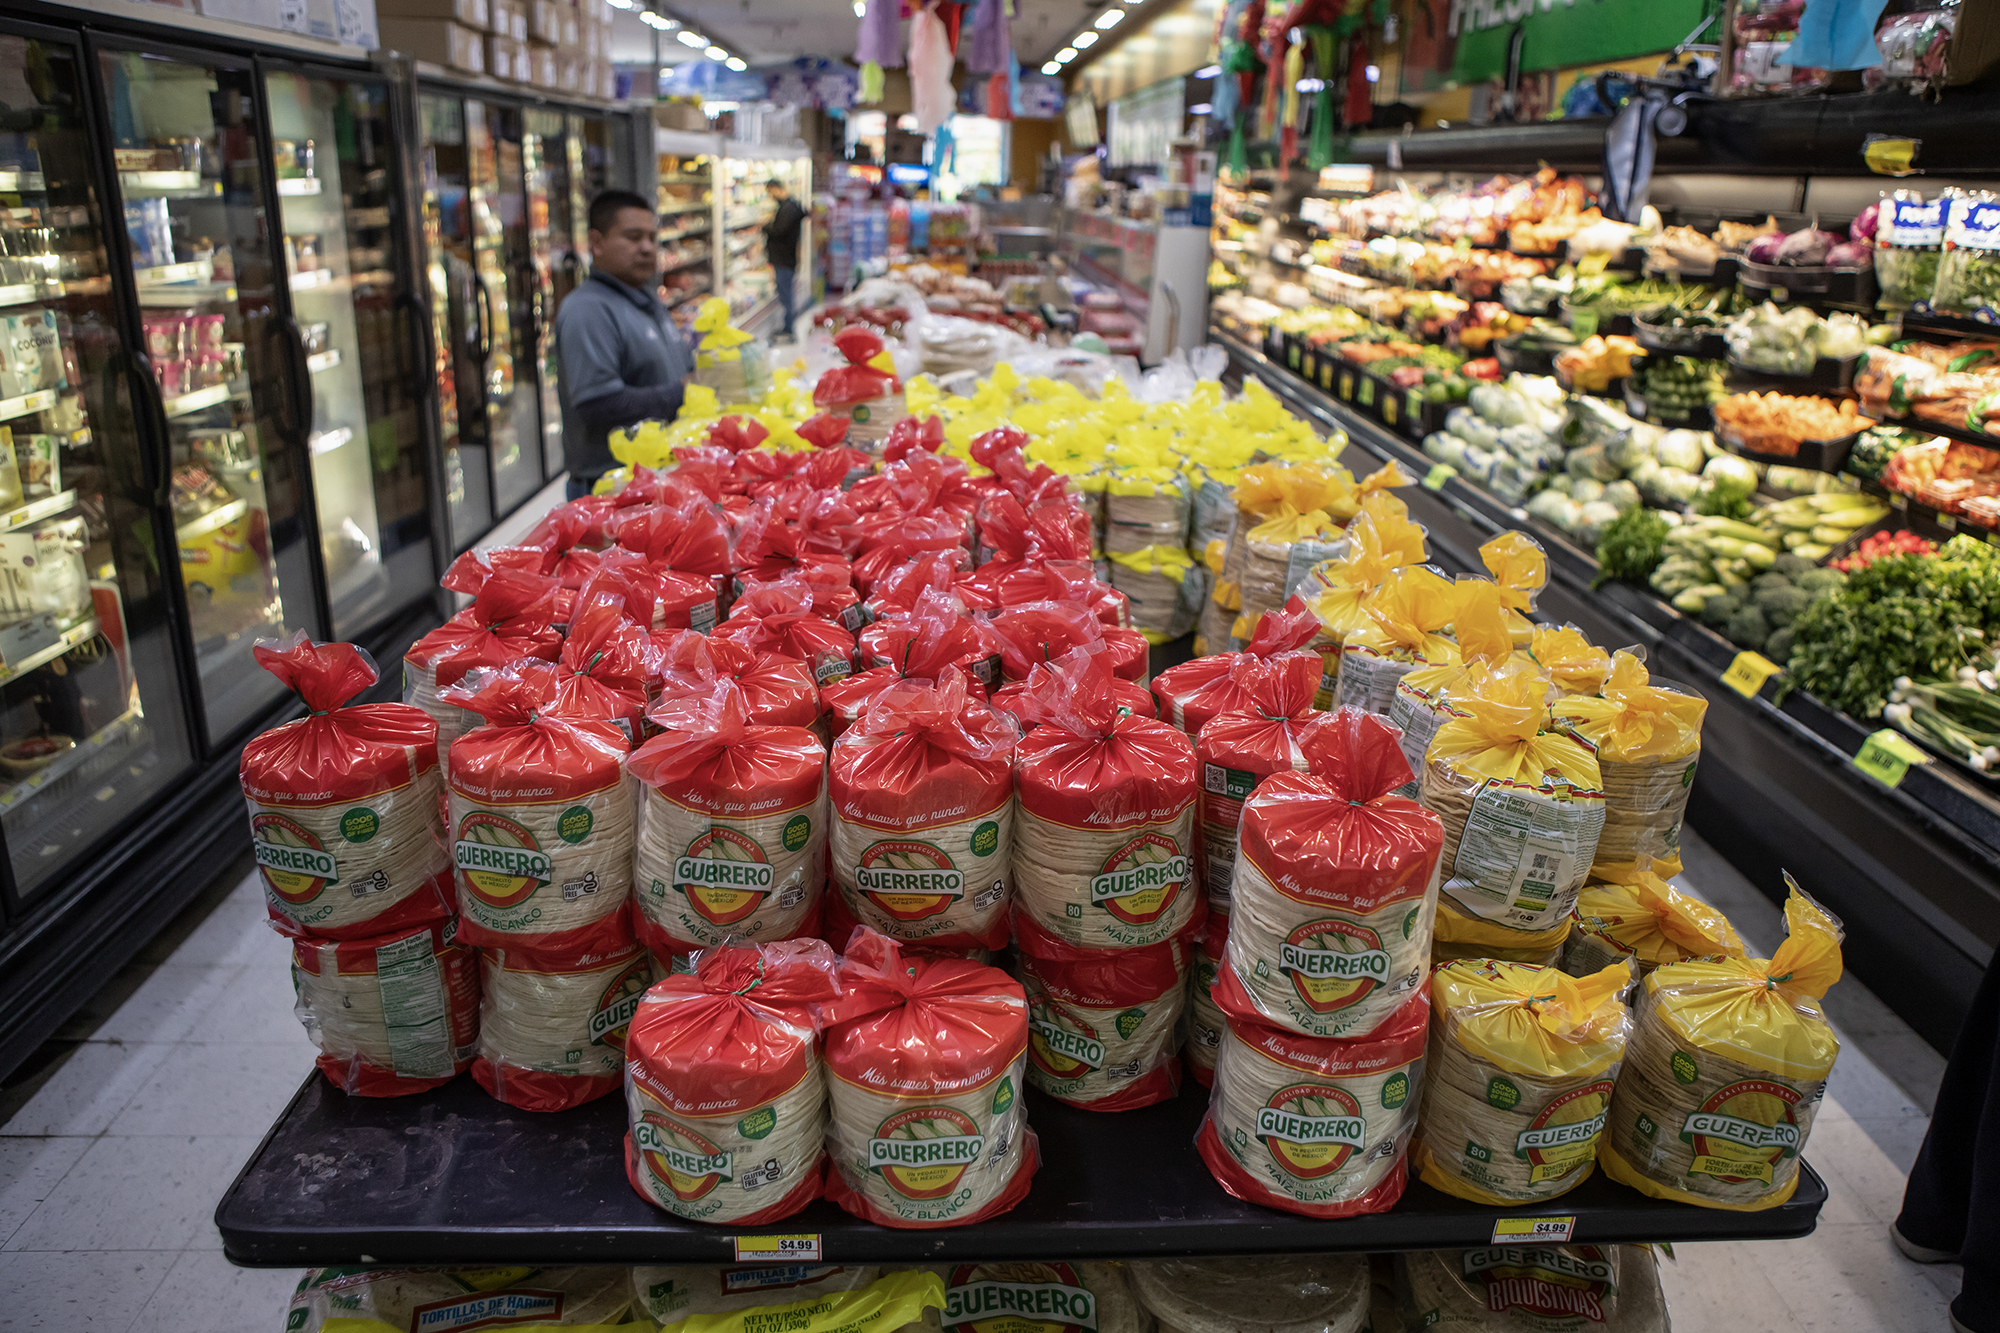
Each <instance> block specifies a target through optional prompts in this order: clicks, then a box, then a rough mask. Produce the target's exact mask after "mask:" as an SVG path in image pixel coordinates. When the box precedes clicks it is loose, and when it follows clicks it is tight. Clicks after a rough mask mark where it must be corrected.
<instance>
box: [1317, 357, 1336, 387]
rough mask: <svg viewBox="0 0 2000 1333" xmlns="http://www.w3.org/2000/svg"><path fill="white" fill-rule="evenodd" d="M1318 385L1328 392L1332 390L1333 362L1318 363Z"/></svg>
mask: <svg viewBox="0 0 2000 1333" xmlns="http://www.w3.org/2000/svg"><path fill="white" fill-rule="evenodd" d="M1319 387H1320V388H1322V389H1325V390H1326V391H1327V392H1328V393H1331V392H1333V362H1331V361H1322V362H1320V363H1319Z"/></svg>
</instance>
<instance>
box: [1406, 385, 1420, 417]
mask: <svg viewBox="0 0 2000 1333" xmlns="http://www.w3.org/2000/svg"><path fill="white" fill-rule="evenodd" d="M1403 415H1404V416H1406V417H1408V418H1409V419H1410V420H1412V421H1422V420H1423V419H1424V396H1423V395H1422V394H1421V393H1418V392H1417V391H1416V390H1415V389H1411V390H1410V391H1409V392H1408V393H1405V394H1404V395H1403Z"/></svg>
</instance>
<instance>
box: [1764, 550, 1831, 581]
mask: <svg viewBox="0 0 2000 1333" xmlns="http://www.w3.org/2000/svg"><path fill="white" fill-rule="evenodd" d="M1818 568H1819V566H1817V565H1815V564H1814V563H1813V562H1812V561H1810V560H1808V559H1806V558H1805V557H1804V556H1802V555H1793V554H1792V553H1791V552H1790V551H1786V552H1785V553H1784V554H1783V555H1780V556H1779V557H1778V558H1777V559H1776V560H1773V561H1772V562H1771V572H1772V573H1773V574H1783V575H1784V576H1785V577H1786V578H1788V579H1796V578H1798V577H1800V576H1801V575H1804V574H1810V573H1812V572H1813V571H1815V570H1817V569H1818Z"/></svg>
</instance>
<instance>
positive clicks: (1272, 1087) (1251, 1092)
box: [1195, 973, 1430, 1217]
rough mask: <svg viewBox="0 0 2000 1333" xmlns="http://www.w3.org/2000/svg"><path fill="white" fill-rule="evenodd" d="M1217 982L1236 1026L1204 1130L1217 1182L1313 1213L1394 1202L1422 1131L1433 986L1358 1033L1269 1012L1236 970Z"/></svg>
mask: <svg viewBox="0 0 2000 1333" xmlns="http://www.w3.org/2000/svg"><path fill="white" fill-rule="evenodd" d="M1216 993H1217V998H1218V999H1219V1000H1220V1001H1221V1003H1222V1007H1223V1010H1224V1012H1225V1013H1227V1014H1228V1015H1229V1028H1228V1031H1227V1032H1226V1033H1225V1034H1224V1035H1223V1038H1222V1047H1221V1049H1220V1050H1219V1051H1218V1052H1217V1053H1216V1057H1215V1086H1214V1088H1213V1090H1212V1091H1211V1092H1210V1094H1209V1102H1208V1116H1207V1118H1206V1119H1204V1120H1203V1121H1202V1124H1201V1132H1200V1133H1199V1134H1198V1135H1196V1137H1195V1147H1196V1148H1197V1149H1198V1150H1199V1151H1200V1153H1201V1159H1202V1161H1204V1162H1206V1163H1207V1164H1208V1169H1209V1171H1210V1172H1211V1173H1212V1174H1213V1175H1214V1176H1215V1179H1216V1183H1218V1184H1220V1185H1221V1186H1222V1188H1223V1189H1225V1190H1227V1191H1228V1192H1229V1193H1230V1194H1232V1195H1234V1196H1235V1197H1236V1198H1239V1199H1242V1200H1244V1201H1246V1202H1249V1203H1259V1204H1263V1205H1264V1206H1265V1207H1268V1208H1280V1209H1283V1210H1284V1211H1286V1212H1291V1213H1303V1214H1305V1215H1306V1216H1308V1217H1352V1216H1354V1215H1355V1214H1358V1213H1379V1212H1383V1211H1385V1210H1387V1209H1389V1208H1393V1207H1394V1206H1395V1204H1396V1200H1397V1199H1399V1198H1401V1197H1402V1195H1403V1185H1404V1183H1405V1182H1406V1180H1407V1179H1408V1167H1407V1164H1406V1161H1405V1158H1406V1155H1407V1153H1408V1150H1409V1146H1410V1139H1411V1138H1412V1136H1414V1135H1415V1133H1416V1130H1417V1106H1418V1102H1419V1100H1420V1098H1421V1096H1422V1091H1423V1075H1424V1028H1425V1025H1426V1023H1427V1021H1428V1020H1429V1017H1430V1009H1429V997H1428V995H1427V993H1426V992H1424V991H1422V990H1419V991H1417V992H1416V994H1414V995H1412V996H1410V997H1409V999H1408V1001H1407V1002H1406V1003H1405V1004H1404V1005H1403V1007H1402V1008H1401V1009H1399V1010H1397V1011H1396V1012H1395V1014H1393V1015H1392V1016H1391V1017H1390V1018H1389V1020H1388V1021H1387V1022H1385V1023H1383V1024H1381V1025H1380V1026H1379V1027H1377V1028H1376V1030H1375V1031H1374V1032H1373V1033H1372V1034H1370V1035H1369V1036H1367V1037H1363V1038H1360V1039H1359V1040H1355V1041H1323V1040H1320V1039H1318V1038H1315V1037H1302V1036H1300V1035H1298V1034H1297V1033H1295V1032H1283V1031H1280V1030H1279V1029H1277V1028H1274V1027H1269V1026H1267V1025H1266V1024H1264V1023H1261V1022H1258V1021H1257V1019H1256V1017H1255V1013H1256V1011H1255V1010H1254V1009H1252V1008H1250V1007H1249V1006H1247V1005H1245V1004H1243V1003H1242V996H1243V992H1242V989H1241V988H1240V987H1237V988H1233V989H1232V988H1231V987H1230V985H1229V979H1228V975H1227V974H1226V973H1225V974H1224V975H1223V977H1222V978H1221V979H1220V980H1219V981H1218V982H1217V984H1216Z"/></svg>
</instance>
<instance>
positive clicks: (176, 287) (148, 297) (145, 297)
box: [139, 282, 236, 306]
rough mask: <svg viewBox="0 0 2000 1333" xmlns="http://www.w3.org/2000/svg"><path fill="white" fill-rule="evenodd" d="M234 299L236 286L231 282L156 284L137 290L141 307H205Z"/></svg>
mask: <svg viewBox="0 0 2000 1333" xmlns="http://www.w3.org/2000/svg"><path fill="white" fill-rule="evenodd" d="M235 299H236V284H235V283H233V282H183V283H166V284H157V283H156V284H154V285H152V286H147V287H141V288H140V289H139V304H140V305H143V306H190V305H206V304H207V303H209V302H211V301H234V300H235Z"/></svg>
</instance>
